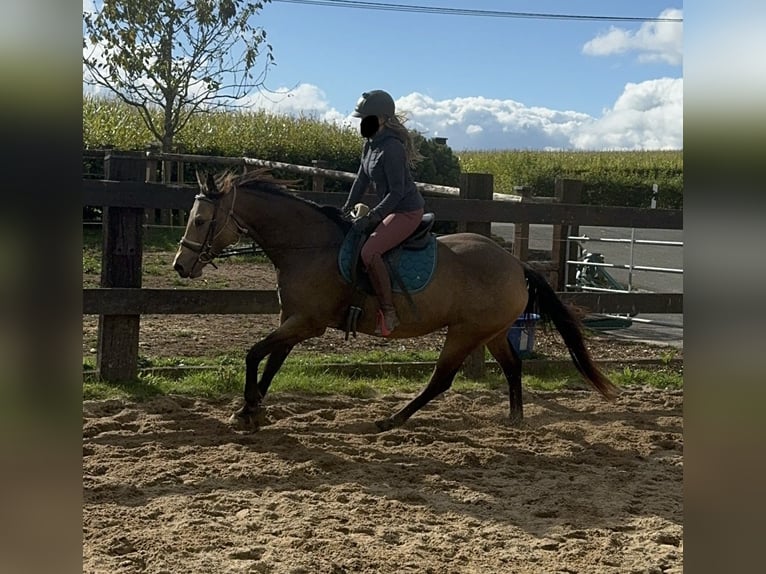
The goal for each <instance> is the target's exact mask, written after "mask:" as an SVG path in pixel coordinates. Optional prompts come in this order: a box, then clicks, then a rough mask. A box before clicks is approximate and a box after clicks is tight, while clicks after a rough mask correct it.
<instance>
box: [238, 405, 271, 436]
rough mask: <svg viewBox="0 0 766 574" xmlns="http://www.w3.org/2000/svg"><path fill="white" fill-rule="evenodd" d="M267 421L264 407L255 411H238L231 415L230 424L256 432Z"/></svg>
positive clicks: (239, 428) (243, 429)
mask: <svg viewBox="0 0 766 574" xmlns="http://www.w3.org/2000/svg"><path fill="white" fill-rule="evenodd" d="M265 423H266V413H265V412H264V410H263V409H260V408H259V409H257V410H255V411H244V410H241V411H237V412H236V413H234V414H233V415H231V417H229V424H230V425H231V426H232V427H234V428H235V429H237V430H242V431H249V432H255V431H257V430H258V429H260V428H261V427H262V426H263V425H264V424H265Z"/></svg>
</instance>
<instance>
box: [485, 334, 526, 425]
mask: <svg viewBox="0 0 766 574" xmlns="http://www.w3.org/2000/svg"><path fill="white" fill-rule="evenodd" d="M487 348H488V349H489V352H490V353H492V356H493V357H495V360H496V361H497V362H498V364H499V365H500V368H501V369H503V374H504V375H505V378H506V379H507V380H508V395H509V399H510V403H511V410H510V419H511V424H512V425H514V426H516V425H519V424H520V423H521V421H522V419H523V418H524V406H523V404H522V401H521V357H520V356H519V354H518V353H517V352H516V350H515V349H514V348H513V347H512V346H511V344H510V342H509V341H508V338H507V336H506V333H505V331H503V332H502V333H500V334H498V335H497V336H495V338H494V339H492V340H490V341H488V342H487Z"/></svg>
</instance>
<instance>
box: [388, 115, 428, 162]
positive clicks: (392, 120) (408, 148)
mask: <svg viewBox="0 0 766 574" xmlns="http://www.w3.org/2000/svg"><path fill="white" fill-rule="evenodd" d="M406 122H407V116H406V115H405V114H403V113H397V114H396V115H394V116H391V117H388V118H386V127H387V128H388V129H390V130H391V131H392V132H394V133H395V134H396V136H397V137H398V138H399V139H400V140H402V143H403V144H404V155H405V157H406V158H407V165H408V166H409V167H410V168H414V167H415V166H416V165H417V164H418V162H419V161H420V160H422V159H423V156H422V155H420V152H419V151H418V148H417V146H415V138H414V137H413V136H412V134H411V133H410V130H408V129H407V128H406V127H405V126H404V124H405V123H406Z"/></svg>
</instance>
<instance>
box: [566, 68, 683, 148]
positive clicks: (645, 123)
mask: <svg viewBox="0 0 766 574" xmlns="http://www.w3.org/2000/svg"><path fill="white" fill-rule="evenodd" d="M571 142H572V144H573V147H575V148H579V149H625V150H635V149H650V150H657V149H681V148H682V147H683V79H681V78H661V79H659V80H649V81H646V82H641V83H640V84H627V85H626V86H625V90H624V91H623V93H622V95H621V96H620V97H619V98H618V99H617V101H616V102H615V104H614V107H613V108H612V109H611V110H607V111H605V113H604V115H603V116H602V117H601V118H598V119H593V120H592V121H590V122H588V123H586V124H584V125H583V126H581V129H579V130H578V131H577V132H576V133H573V134H572V138H571Z"/></svg>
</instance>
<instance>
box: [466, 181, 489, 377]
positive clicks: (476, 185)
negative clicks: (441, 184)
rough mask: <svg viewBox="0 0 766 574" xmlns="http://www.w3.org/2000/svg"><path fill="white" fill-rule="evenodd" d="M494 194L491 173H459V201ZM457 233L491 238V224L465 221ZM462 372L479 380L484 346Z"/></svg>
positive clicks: (474, 352) (483, 364)
mask: <svg viewBox="0 0 766 574" xmlns="http://www.w3.org/2000/svg"><path fill="white" fill-rule="evenodd" d="M493 192H494V178H493V176H492V174H491V173H461V174H460V199H486V200H490V201H491V200H492V194H493ZM458 231H459V232H467V233H478V234H480V235H485V236H487V237H490V236H491V234H492V233H491V232H492V223H491V222H490V221H476V222H474V221H467V222H462V223H459V224H458ZM463 372H464V373H465V376H466V377H468V378H469V379H480V378H481V377H483V376H484V373H485V372H486V365H485V361H484V345H481V346H480V347H478V348H477V349H475V350H474V351H473V352H472V353H471V354H470V355H468V357H467V358H466V360H465V362H464V363H463Z"/></svg>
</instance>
